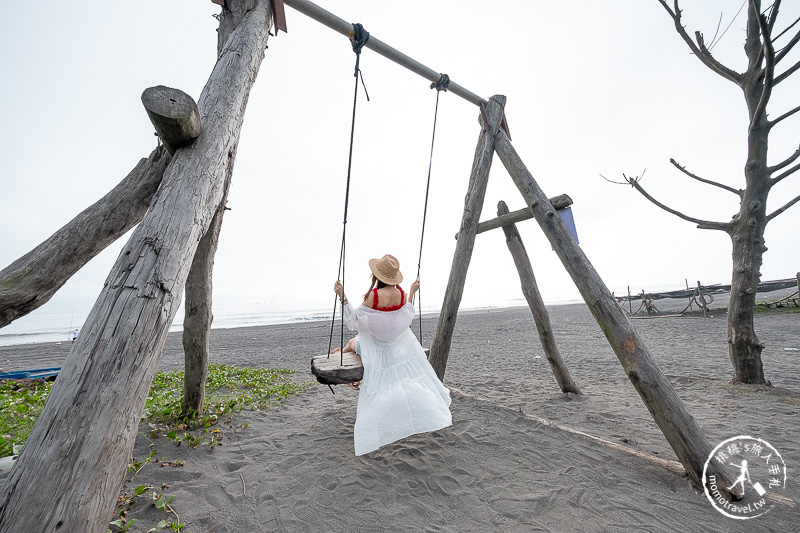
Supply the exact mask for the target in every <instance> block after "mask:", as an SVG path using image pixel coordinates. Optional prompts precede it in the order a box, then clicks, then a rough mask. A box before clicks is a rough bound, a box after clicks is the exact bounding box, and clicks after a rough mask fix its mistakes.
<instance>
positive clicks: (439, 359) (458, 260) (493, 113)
mask: <svg viewBox="0 0 800 533" xmlns="http://www.w3.org/2000/svg"><path fill="white" fill-rule="evenodd" d="M505 103H506V97H505V96H502V95H495V96H492V97H491V98H490V99H489V103H488V105H487V110H486V111H487V114H486V116H488V119H489V120H488V123H486V122H485V121H484V118H483V114H482V115H481V118H480V121H481V128H482V129H481V134H480V137H479V138H478V145H477V146H476V147H475V157H474V159H473V162H472V171H471V172H470V177H469V187H468V188H467V196H466V198H465V199H464V214H463V216H462V219H461V227H460V228H459V231H458V233H459V234H460V235H461V236H462V237H461V238H460V239H458V242H457V243H456V251H455V253H454V254H453V264H452V266H451V267H450V278H449V279H448V281H447V289H446V290H445V295H444V302H443V303H442V310H441V312H440V313H439V323H438V325H437V326H436V337H435V338H434V339H433V343H432V344H431V354H430V357H429V361H430V363H431V366H432V367H433V369H434V370H435V371H436V375H437V376H439V379H443V378H444V371H445V368H446V366H447V356H448V354H449V353H450V343H451V341H452V338H453V330H454V329H455V326H456V315H457V314H458V306H459V305H460V303H461V296H462V294H463V293H464V282H465V281H466V278H467V269H468V268H469V262H470V259H471V258H472V249H473V248H474V246H475V232H476V230H477V228H478V219H479V217H480V216H481V210H482V209H483V200H484V198H485V196H486V185H487V183H488V181H489V170H490V169H491V167H492V157H493V156H494V137H495V133H496V132H497V129H498V128H499V127H500V121H501V120H502V118H503V106H504V105H505Z"/></svg>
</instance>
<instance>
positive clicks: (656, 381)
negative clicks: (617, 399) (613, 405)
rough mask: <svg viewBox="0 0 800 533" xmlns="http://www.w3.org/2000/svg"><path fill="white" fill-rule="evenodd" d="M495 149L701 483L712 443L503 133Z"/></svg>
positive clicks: (656, 416) (660, 424) (653, 412)
mask: <svg viewBox="0 0 800 533" xmlns="http://www.w3.org/2000/svg"><path fill="white" fill-rule="evenodd" d="M495 150H496V151H497V154H498V155H499V156H500V160H501V161H502V162H503V165H504V166H505V167H506V169H507V170H508V173H509V174H510V175H511V178H512V179H513V180H514V183H515V184H516V186H517V188H518V189H519V190H520V192H521V193H522V196H523V198H525V201H526V202H527V204H528V205H529V206H530V208H531V211H532V212H533V216H534V218H535V219H536V222H538V223H539V226H540V227H541V228H542V231H543V232H544V234H545V235H546V236H547V238H548V239H549V240H550V243H551V244H552V245H553V248H554V249H555V251H556V253H557V254H558V257H559V258H560V259H561V262H562V263H563V264H564V268H566V270H567V272H569V275H570V276H571V277H572V280H573V281H574V282H575V285H576V286H577V287H578V290H579V291H580V293H581V296H582V297H583V300H584V301H585V302H586V305H587V306H588V307H589V309H590V311H591V312H592V314H593V315H594V318H595V320H597V323H598V324H599V325H600V328H601V329H602V330H603V333H604V334H605V336H606V338H607V339H608V342H609V344H610V345H611V347H612V348H613V349H614V353H616V354H617V358H618V359H619V361H620V363H622V367H623V368H624V369H625V373H626V374H627V376H628V378H629V379H630V381H631V383H632V384H633V386H634V387H635V388H636V391H637V392H638V393H639V396H641V398H642V401H643V402H644V404H645V406H646V407H647V409H648V410H649V411H650V414H651V415H652V416H653V419H654V420H655V422H656V424H658V427H659V428H660V429H661V431H662V432H663V433H664V436H665V437H666V438H667V441H668V442H669V444H670V446H671V447H672V449H673V450H674V451H675V455H676V456H677V457H678V460H679V461H680V462H681V464H683V467H684V468H685V469H686V472H687V474H688V475H689V477H690V478H691V479H692V481H694V482H695V483H697V484H698V485H699V484H701V478H702V474H703V465H704V463H705V461H706V459H707V458H708V457H709V454H710V453H711V451H712V450H713V446H712V444H711V442H710V441H709V440H708V438H706V436H705V434H704V433H703V431H702V430H701V429H700V426H698V425H697V422H696V421H695V419H694V418H693V417H692V415H691V414H690V413H689V412H688V411H687V410H686V407H685V406H684V404H683V402H682V401H681V399H680V397H679V396H678V395H677V393H676V392H675V389H673V388H672V386H671V385H670V383H669V381H667V379H666V378H665V377H664V374H663V373H662V372H661V370H660V369H659V368H658V366H657V365H656V363H655V361H653V358H652V357H651V356H650V353H649V352H648V351H647V348H646V347H645V345H644V342H643V341H642V339H641V338H639V335H638V334H637V333H636V330H635V329H634V328H633V326H632V325H631V323H630V321H629V320H628V318H627V317H626V316H625V312H624V311H623V310H622V309H620V307H619V305H617V303H616V301H614V297H613V296H612V295H611V292H610V291H609V290H608V287H606V285H605V283H604V282H603V280H602V279H601V278H600V276H599V274H598V273H597V271H595V269H594V267H593V266H592V264H591V263H590V262H589V259H587V257H586V255H585V254H584V253H583V250H581V248H580V247H579V246H578V243H576V242H575V239H574V238H573V237H572V235H570V233H569V230H568V229H567V226H566V225H565V224H564V222H562V220H561V217H559V216H558V213H556V210H555V209H553V206H552V205H551V204H550V202H549V201H548V200H547V196H545V194H544V192H542V190H541V189H540V188H539V185H538V184H537V183H536V181H535V180H534V179H533V176H532V175H531V174H530V172H528V169H527V168H525V165H524V164H523V162H522V160H521V159H520V157H519V155H517V152H516V151H515V150H514V147H513V146H512V145H511V141H509V139H508V137H507V136H506V135H505V133H504V132H502V131H498V133H497V136H496V139H495ZM713 463H714V462H712V464H713Z"/></svg>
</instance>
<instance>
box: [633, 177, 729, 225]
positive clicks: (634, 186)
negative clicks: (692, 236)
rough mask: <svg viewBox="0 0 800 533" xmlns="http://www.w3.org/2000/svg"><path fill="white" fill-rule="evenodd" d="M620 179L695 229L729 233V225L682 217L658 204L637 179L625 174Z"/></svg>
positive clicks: (669, 208) (686, 216)
mask: <svg viewBox="0 0 800 533" xmlns="http://www.w3.org/2000/svg"><path fill="white" fill-rule="evenodd" d="M622 177H623V178H625V181H627V182H628V183H629V184H630V185H631V186H632V187H633V188H634V189H636V190H637V191H639V193H640V194H641V195H642V196H644V197H645V198H647V199H648V200H650V202H652V203H653V204H655V205H656V206H658V207H660V208H661V209H663V210H664V211H666V212H667V213H672V214H673V215H675V216H676V217H678V218H682V219H683V220H686V221H687V222H692V223H694V224H697V227H698V228H699V229H715V230H720V231H724V232H726V233H729V232H730V224H729V223H723V222H711V221H708V220H700V219H699V218H693V217H690V216H688V215H684V214H683V213H681V212H680V211H677V210H675V209H672V208H671V207H667V206H666V205H664V204H662V203H661V202H659V201H658V200H656V199H655V198H653V197H652V196H650V194H649V193H648V192H647V191H645V190H644V188H643V187H642V186H641V185H639V178H629V177H628V176H626V175H625V174H623V175H622Z"/></svg>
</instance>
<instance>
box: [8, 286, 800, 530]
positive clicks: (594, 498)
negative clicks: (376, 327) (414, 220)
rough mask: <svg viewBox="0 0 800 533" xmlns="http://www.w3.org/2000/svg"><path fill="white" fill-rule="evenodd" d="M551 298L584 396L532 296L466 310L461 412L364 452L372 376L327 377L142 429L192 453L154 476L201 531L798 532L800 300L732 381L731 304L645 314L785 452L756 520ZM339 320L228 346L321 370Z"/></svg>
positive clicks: (139, 453)
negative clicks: (287, 393) (671, 441)
mask: <svg viewBox="0 0 800 533" xmlns="http://www.w3.org/2000/svg"><path fill="white" fill-rule="evenodd" d="M683 304H685V302H684V303H683ZM683 304H681V303H680V302H675V305H680V306H681V307H682V306H683ZM722 304H723V305H724V302H722ZM663 305H664V306H665V307H668V305H667V302H663ZM549 313H550V320H551V323H552V327H553V330H554V334H555V338H556V342H557V343H558V347H559V350H560V352H561V355H562V357H563V359H564V361H565V363H566V365H567V366H568V368H569V370H570V372H571V373H572V376H573V378H574V379H575V381H576V382H577V384H578V386H579V387H580V388H581V389H582V392H583V395H581V396H576V395H565V394H562V393H561V392H560V391H559V389H558V386H557V384H556V381H555V378H554V377H553V374H552V372H551V371H550V368H549V365H548V363H547V360H546V358H545V357H544V353H543V351H542V348H541V344H540V343H539V339H538V336H537V333H536V328H535V325H534V322H533V319H532V315H531V312H530V310H529V309H527V308H512V309H488V310H480V311H464V312H462V313H460V314H459V316H458V321H457V325H456V330H455V335H454V338H453V344H452V348H451V352H450V356H449V360H448V365H447V372H446V375H445V380H444V382H445V385H446V386H448V387H449V388H450V389H451V391H452V399H453V403H452V406H451V410H452V413H453V421H454V423H453V426H451V427H449V428H446V429H444V430H441V431H437V432H434V433H431V434H424V435H415V436H412V437H409V438H407V439H404V440H402V441H400V442H397V443H394V444H391V445H388V446H385V447H384V448H381V449H380V450H378V451H376V452H374V453H370V454H367V455H365V456H362V457H355V456H354V453H353V435H352V434H353V423H354V420H355V411H356V402H357V398H358V392H357V391H355V390H353V389H350V388H348V387H345V386H338V387H335V392H336V394H331V392H330V390H329V389H328V387H327V386H323V385H314V386H312V387H311V388H310V389H308V390H307V392H305V393H303V394H301V395H298V396H295V397H292V398H290V399H288V400H287V401H286V402H285V403H284V404H283V405H282V406H280V407H277V408H273V409H270V410H268V411H262V412H243V413H241V414H239V415H237V423H239V422H241V424H245V423H247V424H249V425H248V426H247V427H246V428H244V429H240V430H237V431H235V432H229V433H228V434H227V435H226V438H225V439H224V441H223V445H222V446H218V447H216V448H214V449H213V450H212V449H209V448H208V447H205V448H202V447H201V448H199V449H187V448H186V447H177V446H176V445H175V444H173V443H171V442H169V441H166V440H158V439H156V440H152V439H150V438H149V437H147V436H146V434H145V431H144V428H142V435H141V436H140V437H139V438H138V439H137V442H136V446H135V449H134V456H136V457H138V458H143V457H146V456H147V454H148V453H149V450H150V449H151V445H152V447H153V448H155V449H157V450H158V455H159V457H161V456H163V457H165V458H167V459H168V460H176V461H185V465H184V466H183V467H181V468H168V467H165V468H157V467H153V468H147V469H143V470H142V472H141V473H140V474H139V476H138V477H137V481H136V483H137V484H142V483H147V484H152V485H154V486H160V485H161V484H162V483H167V484H168V485H169V489H168V493H169V494H174V495H175V497H174V499H173V501H172V506H173V507H174V508H175V510H176V512H177V513H178V514H179V515H180V519H181V521H182V522H184V523H185V524H186V527H185V529H184V530H183V531H187V532H214V533H219V532H242V531H286V532H294V531H337V532H338V531H351V532H367V531H458V532H464V531H474V532H482V531H489V530H495V531H616V530H636V531H664V532H666V531H677V530H686V531H700V530H702V531H720V532H723V531H725V532H729V531H755V530H758V531H791V530H796V527H797V524H798V523H800V507H798V504H800V488H799V486H798V484H799V483H800V474H798V472H799V471H798V466H800V416H798V415H800V352H797V351H788V350H785V348H798V347H800V314H799V313H791V312H786V310H778V311H771V312H768V313H759V314H758V315H757V317H756V331H757V333H758V335H759V337H760V339H761V341H762V342H763V344H764V345H765V349H764V352H763V362H764V369H765V374H766V376H767V379H769V380H770V381H771V384H772V386H771V387H753V386H732V385H730V384H729V381H730V379H731V377H732V370H731V365H730V362H729V359H728V353H727V344H726V340H725V339H726V319H725V311H724V309H712V312H710V313H709V316H708V317H706V318H702V316H701V315H700V316H697V314H695V315H694V316H684V317H682V318H644V319H634V320H632V323H633V324H634V326H635V328H636V329H637V331H638V332H639V334H640V335H641V337H642V338H643V340H644V342H645V345H646V346H647V348H648V350H649V351H650V354H651V355H652V357H653V358H654V360H655V361H656V362H657V364H658V366H659V367H660V368H661V370H662V371H663V372H664V374H666V375H667V376H668V378H669V381H670V382H671V384H672V386H673V387H674V388H675V389H676V391H677V392H678V395H679V396H680V397H681V399H682V400H683V401H684V402H685V404H686V406H687V408H688V410H689V411H690V413H691V414H692V416H694V417H695V419H696V420H697V422H698V424H699V425H700V427H701V428H702V429H703V430H704V431H705V432H706V435H707V436H708V438H709V439H710V440H711V441H712V443H714V444H715V445H716V444H718V443H720V442H722V441H724V440H726V439H729V438H731V437H734V436H738V435H748V436H753V437H758V438H761V439H764V440H765V441H767V442H769V443H770V444H771V445H772V446H773V447H774V448H775V449H777V450H778V451H779V452H780V453H781V456H782V458H783V461H784V462H785V464H786V466H787V471H788V480H787V483H786V486H785V488H783V490H782V491H781V492H780V494H779V496H780V498H778V499H777V500H775V502H774V503H772V504H771V505H772V507H771V508H770V510H769V512H767V513H766V514H764V515H762V516H759V517H757V518H753V519H750V520H734V519H732V518H728V517H725V516H723V515H722V514H720V513H719V512H718V511H717V510H715V509H714V507H712V505H711V503H710V502H709V500H708V499H707V498H706V496H705V495H704V494H703V492H702V491H701V490H698V489H696V488H695V487H693V486H692V485H691V484H690V483H689V481H688V479H687V478H686V477H685V476H684V475H680V474H678V473H675V472H674V469H672V468H670V467H669V465H674V464H675V460H676V459H675V455H674V453H673V452H672V450H671V449H670V447H669V445H668V444H667V442H666V440H665V438H664V436H663V435H662V434H661V432H660V430H659V429H658V427H657V426H656V424H655V423H654V422H653V420H652V418H651V416H650V414H649V413H648V411H647V409H646V408H645V406H644V404H643V403H642V401H641V399H640V398H639V396H638V394H637V392H636V391H635V389H634V388H633V386H632V385H631V384H630V382H629V381H628V379H627V377H626V376H625V374H624V372H623V369H622V366H621V364H620V363H619V361H618V360H617V358H616V355H615V354H614V353H613V351H612V350H611V348H610V347H609V345H608V343H607V342H606V340H605V338H604V337H603V335H602V332H601V331H600V328H599V326H598V325H597V324H596V322H595V321H594V319H593V318H592V316H591V314H590V313H589V311H588V310H587V308H586V307H585V306H584V305H583V304H576V305H561V306H552V307H550V308H549ZM413 327H414V329H415V331H416V330H417V323H416V321H415V324H414V326H413ZM435 328H436V317H435V316H425V317H423V344H424V345H429V344H430V341H431V339H432V338H433V335H434V331H435ZM337 331H338V328H337ZM329 333H330V323H329V322H328V323H323V322H313V323H302V324H287V325H278V326H263V327H250V328H240V329H214V330H212V339H211V344H212V346H211V361H212V362H218V363H225V364H232V365H237V366H248V367H266V368H289V369H292V370H295V371H297V372H298V375H297V379H299V380H304V381H313V376H311V374H310V372H309V363H310V359H311V357H312V356H314V355H318V354H320V353H324V351H325V350H326V349H327V345H328V339H329ZM335 342H338V338H337V340H336V341H335ZM68 351H69V345H67V344H64V345H49V344H48V345H23V346H14V347H2V348H0V367H3V368H4V370H19V369H25V368H36V367H44V366H50V365H53V364H55V365H58V364H60V362H61V361H63V359H64V358H65V357H66V355H67V353H68ZM182 366H183V353H182V349H181V344H180V334H179V333H176V334H170V335H169V338H168V341H167V344H166V346H165V348H164V351H163V354H162V357H161V362H160V368H161V369H162V370H171V369H181V368H182ZM606 442H608V443H613V445H614V446H609V445H608V444H606ZM618 447H622V448H624V449H627V450H632V451H633V452H638V454H639V455H636V454H634V453H630V452H627V451H625V450H621V449H619V448H618ZM0 475H2V474H0ZM130 516H132V517H136V518H139V522H138V523H137V524H135V525H134V527H133V528H132V529H131V530H132V531H147V530H148V529H149V528H151V527H153V526H154V525H155V523H156V522H157V521H158V520H160V519H163V518H165V516H164V515H163V512H162V511H156V510H155V509H154V508H153V507H152V505H146V504H145V505H142V506H141V507H140V508H134V510H133V511H132V512H131V515H130ZM139 526H141V527H139ZM137 527H139V529H137Z"/></svg>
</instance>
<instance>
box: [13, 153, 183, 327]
mask: <svg viewBox="0 0 800 533" xmlns="http://www.w3.org/2000/svg"><path fill="white" fill-rule="evenodd" d="M171 160H172V157H171V156H170V155H169V154H168V153H167V150H166V148H164V147H158V148H156V149H155V150H153V152H152V153H151V154H150V157H148V158H147V159H141V160H140V161H139V162H138V163H137V164H136V166H135V167H134V168H133V170H131V171H130V173H129V174H128V175H127V176H125V178H124V179H123V180H122V181H121V182H120V183H119V184H118V185H117V186H116V187H114V188H113V189H112V190H111V191H110V192H109V193H108V194H106V195H105V196H103V197H102V198H101V199H100V200H98V201H97V202H95V203H94V204H92V205H91V206H89V207H87V208H86V209H84V210H83V211H82V212H81V213H79V214H78V215H77V216H76V217H75V218H73V219H72V220H71V221H69V222H68V223H67V224H66V225H65V226H63V227H62V228H61V229H59V230H58V231H56V232H55V233H54V234H53V235H51V236H50V237H49V238H48V239H47V240H46V241H44V242H42V243H41V244H39V245H38V246H37V247H36V248H34V249H33V250H31V251H30V252H28V253H27V254H25V255H23V256H22V257H20V258H19V259H17V260H16V261H14V262H13V263H11V264H10V265H8V266H7V267H6V268H4V269H3V270H2V271H0V328H1V327H3V326H6V325H8V324H10V323H11V322H13V321H14V320H16V319H17V318H20V317H22V316H25V315H27V314H28V313H30V312H31V311H33V310H34V309H37V308H38V307H40V306H42V305H44V304H45V303H47V302H48V301H49V300H50V298H52V297H53V295H54V294H55V293H56V292H57V291H58V289H60V288H61V287H63V286H64V284H65V283H66V282H67V280H69V278H71V277H72V275H73V274H75V272H77V271H78V270H80V269H81V267H83V265H85V264H86V263H88V262H89V261H90V260H91V259H92V258H94V257H95V256H96V255H97V254H99V253H100V252H102V251H103V250H105V249H106V248H107V247H108V245H109V244H111V243H112V242H114V241H116V240H117V239H118V238H119V237H121V236H122V235H124V234H125V233H126V232H127V231H128V230H130V229H131V228H132V227H134V226H135V225H136V224H138V223H139V222H140V221H141V220H142V217H143V216H144V214H145V211H147V208H148V207H149V206H150V201H151V200H152V199H153V195H154V194H155V193H156V191H157V190H158V186H159V185H160V184H161V179H162V178H163V176H164V169H166V168H167V165H169V162H170V161H171Z"/></svg>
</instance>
